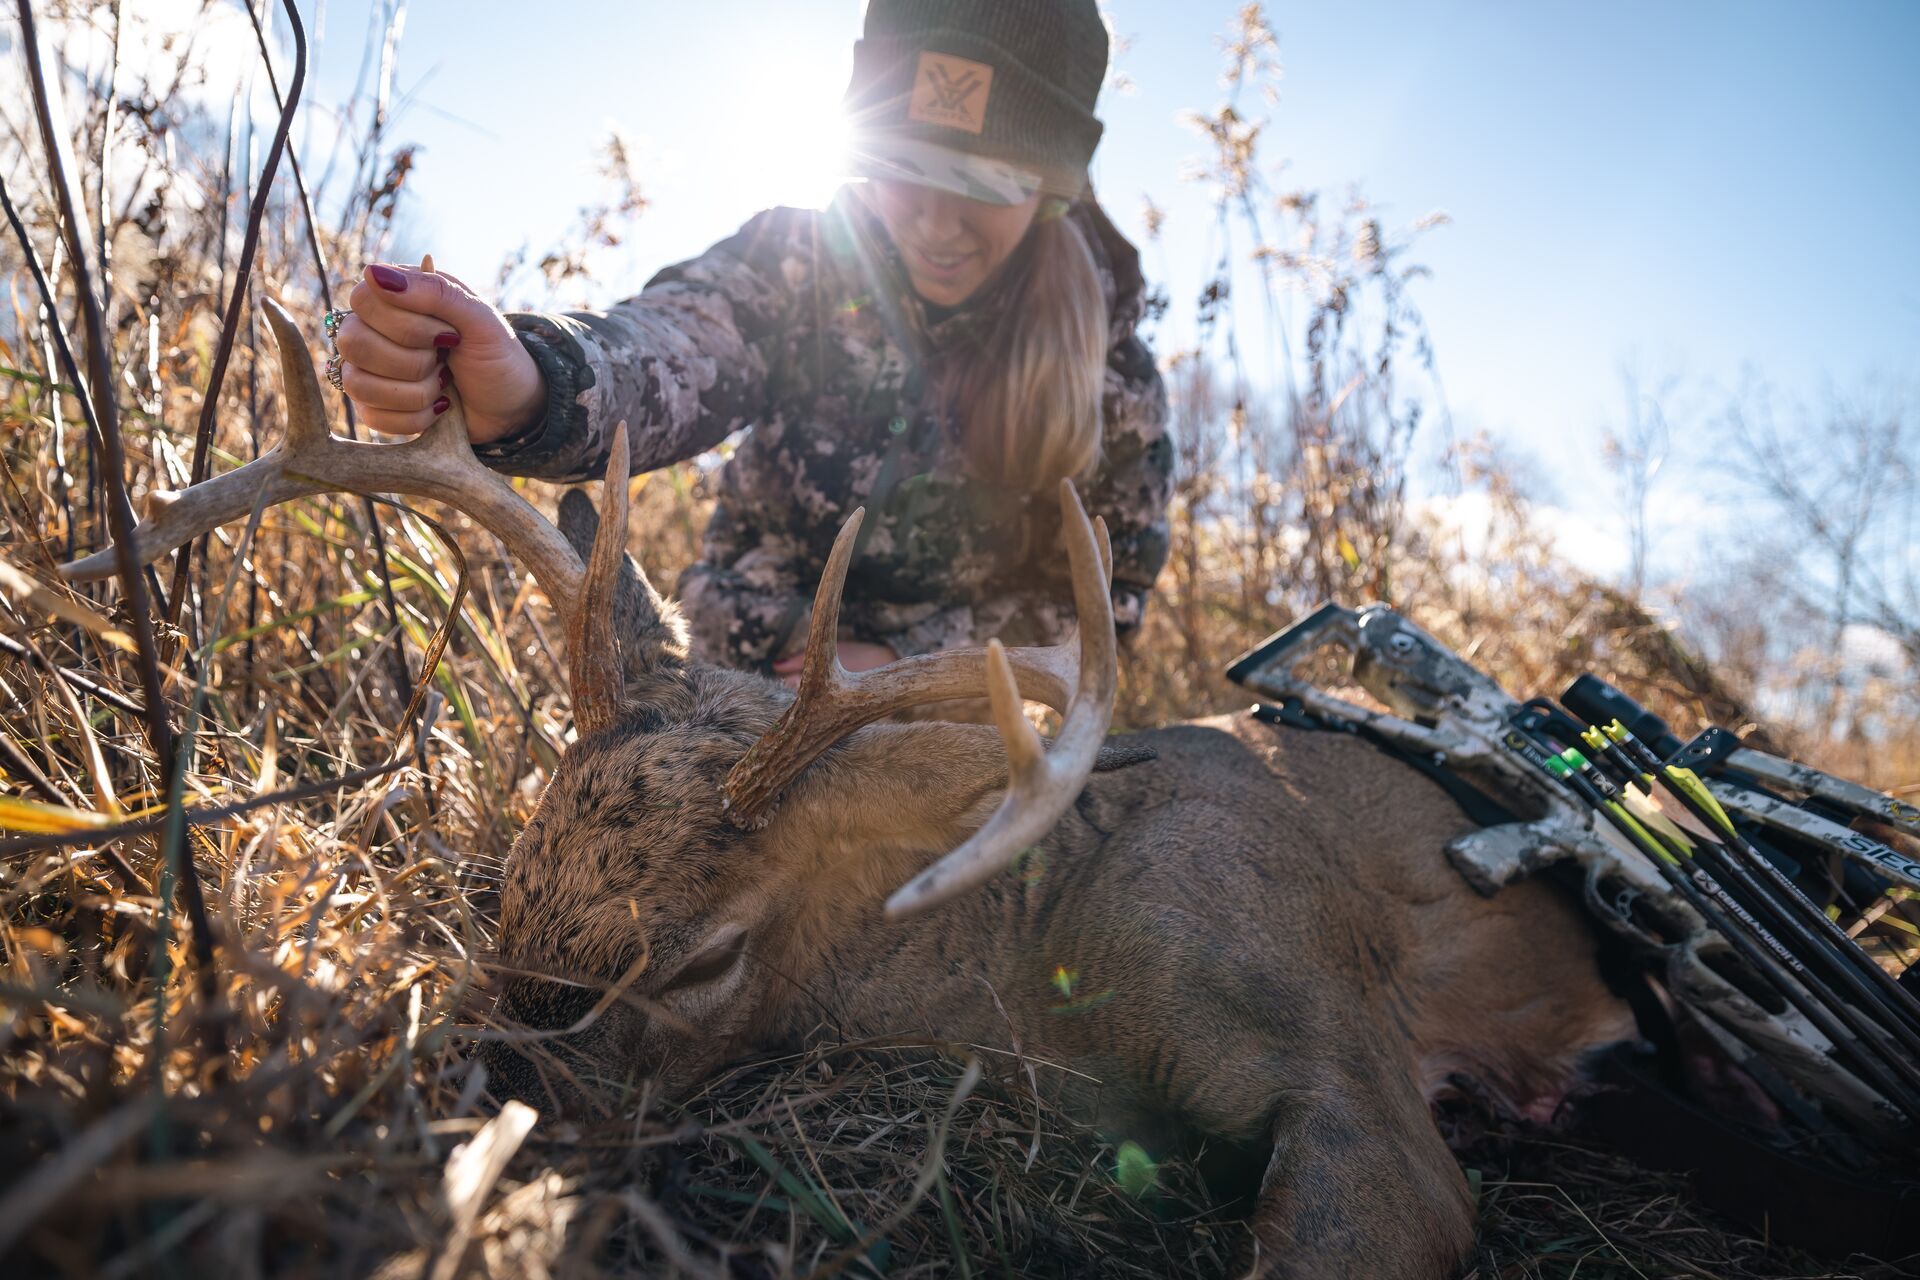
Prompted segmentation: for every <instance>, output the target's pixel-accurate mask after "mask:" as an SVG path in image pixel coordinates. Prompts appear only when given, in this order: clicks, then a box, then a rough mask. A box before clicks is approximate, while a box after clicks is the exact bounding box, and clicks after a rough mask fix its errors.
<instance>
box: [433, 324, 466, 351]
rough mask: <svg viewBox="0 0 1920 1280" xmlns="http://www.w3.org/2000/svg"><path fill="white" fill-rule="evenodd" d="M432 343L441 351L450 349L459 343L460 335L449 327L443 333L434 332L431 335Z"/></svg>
mask: <svg viewBox="0 0 1920 1280" xmlns="http://www.w3.org/2000/svg"><path fill="white" fill-rule="evenodd" d="M433 345H434V346H436V347H439V348H440V349H441V350H442V351H451V350H452V349H453V348H455V347H457V346H459V345H460V335H459V334H457V333H455V332H454V331H453V330H451V329H449V330H447V331H446V332H445V333H436V334H434V335H433Z"/></svg>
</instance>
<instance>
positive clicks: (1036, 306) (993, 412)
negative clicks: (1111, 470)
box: [941, 201, 1107, 493]
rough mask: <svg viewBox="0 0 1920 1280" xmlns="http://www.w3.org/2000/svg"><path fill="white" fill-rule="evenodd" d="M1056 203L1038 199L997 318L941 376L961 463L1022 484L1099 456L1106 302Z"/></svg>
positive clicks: (1044, 484)
mask: <svg viewBox="0 0 1920 1280" xmlns="http://www.w3.org/2000/svg"><path fill="white" fill-rule="evenodd" d="M1063 214H1064V204H1063V203H1060V202H1055V201H1048V202H1047V203H1046V204H1044V205H1042V206H1041V212H1040V214H1039V216H1038V217H1037V218H1036V219H1035V221H1034V225H1033V227H1032V229H1031V230H1030V231H1029V232H1028V233H1027V239H1028V243H1027V244H1026V245H1024V246H1023V253H1022V257H1023V258H1024V261H1023V262H1020V263H1016V264H1010V265H1014V266H1015V267H1016V270H1017V272H1018V274H1017V275H1016V276H1015V277H1014V278H1013V279H1011V280H1009V281H1008V288H1009V296H1008V297H1007V298H1006V299H1005V300H1004V305H1003V306H1001V307H999V308H998V311H999V315H1000V320H999V323H998V324H996V325H995V326H994V328H993V330H992V332H990V333H988V334H987V335H986V336H985V337H984V338H983V340H982V341H981V342H980V344H979V346H977V347H975V348H973V349H971V350H968V351H965V352H962V353H957V354H958V355H959V358H958V359H957V360H955V361H954V363H953V364H952V365H951V366H950V367H949V369H948V370H947V373H946V375H945V376H944V377H943V378H942V379H941V382H942V386H941V398H942V400H943V401H944V405H945V408H946V409H947V410H948V412H950V413H951V414H952V415H953V417H954V419H955V420H956V421H957V422H958V423H959V426H960V447H961V452H962V454H963V455H964V456H965V457H966V460H967V467H968V469H969V470H970V471H971V472H972V474H973V475H974V476H975V477H977V478H979V479H982V480H987V481H990V482H992V483H995V484H1001V485H1006V486H1008V487H1010V488H1016V489H1025V490H1028V491H1030V492H1036V493H1045V492H1048V491H1050V490H1051V489H1052V488H1053V486H1055V485H1057V484H1058V483H1059V482H1060V481H1061V480H1062V479H1064V478H1066V477H1068V476H1084V475H1086V474H1087V473H1088V472H1090V471H1092V470H1093V468H1094V466H1095V464H1096V463H1098V462H1099V460H1100V427H1101V395H1102V392H1103V390H1104V388H1105V384H1106V368H1107V300H1106V293H1105V291H1104V290H1103V289H1102V288H1101V285H1100V271H1099V268H1098V267H1097V266H1096V265H1095V264H1094V260H1093V251H1092V250H1091V249H1089V248H1088V247H1087V241H1086V237H1085V236H1084V235H1083V234H1082V233H1081V231H1080V228H1079V227H1078V226H1076V225H1075V224H1074V222H1073V221H1072V220H1071V219H1070V218H1067V217H1065V216H1063Z"/></svg>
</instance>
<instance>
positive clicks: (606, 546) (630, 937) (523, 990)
mask: <svg viewBox="0 0 1920 1280" xmlns="http://www.w3.org/2000/svg"><path fill="white" fill-rule="evenodd" d="M266 311H267V316H268V320H269V324H270V327H271V328H272V330H273V333H274V336H275V339H276V341H277V343H278V345H279V348H280V361H281V373H282V378H283V380H284V382H285V385H286V403H287V415H288V424H287V435H286V438H285V440H284V441H283V442H282V443H281V444H280V445H279V446H277V447H276V448H274V449H272V450H270V451H269V452H268V453H266V454H264V455H263V456H262V457H260V458H259V459H257V460H255V461H254V462H251V463H249V464H247V465H246V466H243V467H241V468H239V469H237V470H235V471H232V472H228V473H226V474H225V475H222V476H219V477H216V478H214V479H212V480H209V481H207V482H205V483H203V484H200V485H196V486H193V487H192V488H190V489H188V490H186V491H183V492H180V493H167V494H161V495H158V496H157V498H156V500H155V503H154V506H153V508H152V509H151V510H150V513H149V519H148V520H146V521H144V522H143V523H142V524H141V525H140V526H139V528H137V529H136V530H135V531H134V538H135V543H136V551H137V554H138V555H139V556H140V558H141V559H142V560H143V561H151V560H153V559H156V558H158V557H159V556H161V555H163V554H165V553H166V552H167V551H169V550H171V549H173V548H175V547H178V546H180V545H182V544H184V543H186V542H188V541H190V540H191V539H193V538H196V537H199V536H201V535H203V534H205V533H207V532H209V531H211V530H212V529H213V528H215V527H217V526H219V525H221V524H224V523H228V522H230V521H233V520H237V519H241V518H243V517H245V516H246V515H247V514H248V513H249V512H250V511H251V510H252V509H254V508H255V506H256V505H260V506H264V505H269V504H272V503H278V502H284V501H287V500H289V499H292V498H297V497H303V496H310V495H314V494H319V493H324V492H329V491H351V492H356V493H364V494H385V493H399V494H406V495H409V496H414V497H423V498H431V499H435V500H437V501H440V502H443V503H446V504H447V505H449V506H451V507H453V508H455V509H458V510H461V511H464V512H466V513H467V514H468V515H470V516H472V517H473V518H474V519H475V520H476V521H477V522H478V523H480V524H481V525H482V526H483V527H485V528H487V529H489V530H491V531H492V532H493V533H494V534H496V535H497V536H498V537H499V538H500V539H501V541H502V542H503V543H504V544H505V545H506V547H507V549H508V551H509V553H510V554H511V555H513V556H514V557H515V558H516V559H517V560H518V561H520V562H521V563H522V564H523V565H524V566H525V567H526V568H528V569H529V570H530V571H531V572H532V573H533V574H534V576H535V577H536V578H537V579H538V580H539V581H540V583H541V584H542V586H543V587H544V588H545V590H546V593H547V596H548V598H549V599H550V600H551V601H552V602H553V605H554V608H555V609H556V611H557V612H558V613H559V614H560V616H561V618H562V620H563V622H564V624H565V627H564V629H565V634H566V636H567V645H568V666H569V679H570V682H571V693H572V701H573V711H574V719H575V723H576V728H577V731H578V733H577V738H576V740H575V742H574V744H573V745H572V746H571V747H570V748H569V749H568V750H567V752H566V754H565V755H564V757H563V758H562V760H561V762H560V765H559V768H558V770H557V771H556V773H555V775H554V777H553V778H552V780H551V782H550V783H549V785H548V788H547V790H546V792H545V794H544V795H543V796H542V798H541V800H540V803H539V805H538V807H537V809H536V811H535V814H534V816H533V817H532V819H531V820H530V821H529V822H528V824H527V826H526V828H525V829H524V830H523V831H522V832H521V834H520V837H519V839H518V840H517V841H516V842H515V845H514V849H513V853H512V856H511V858H510V865H509V871H508V878H507V882H506V885H505V887H504V889H503V892H502V897H501V910H500V930H501V932H500V939H499V967H500V968H501V970H502V971H503V973H504V975H505V978H506V984H505V987H504V990H503V995H502V999H501V1004H500V1013H501V1015H502V1016H501V1018H500V1019H499V1021H500V1022H501V1024H502V1025H503V1026H505V1027H506V1028H508V1030H507V1031H506V1032H505V1033H504V1034H505V1035H506V1036H507V1037H509V1042H510V1043H508V1044H506V1045H501V1044H496V1045H494V1046H492V1052H490V1054H489V1061H490V1064H491V1065H492V1067H493V1068H494V1069H495V1071H496V1073H497V1075H499V1076H504V1077H505V1080H504V1082H503V1083H504V1084H505V1086H506V1091H510V1092H514V1093H519V1094H522V1095H526V1096H531V1097H534V1098H535V1099H536V1100H537V1099H538V1098H540V1097H542V1096H557V1097H561V1098H564V1099H575V1098H579V1097H584V1096H591V1095H593V1094H595V1093H598V1092H603V1091H604V1089H605V1086H606V1085H607V1084H609V1083H617V1082H619V1081H621V1080H623V1079H625V1078H631V1077H638V1076H640V1075H643V1074H644V1075H651V1076H654V1077H656V1078H658V1079H660V1080H662V1081H663V1083H665V1084H666V1085H667V1087H669V1088H670V1089H671V1088H678V1087H682V1086H684V1085H685V1084H687V1083H690V1082H692V1081H694V1080H696V1079H698V1078H699V1077H700V1075H701V1074H702V1073H704V1072H705V1071H707V1070H709V1069H710V1068H711V1067H712V1066H714V1065H717V1063H718V1062H720V1061H722V1060H724V1059H725V1058H726V1057H728V1056H729V1055H730V1054H731V1053H732V1052H733V1051H734V1050H735V1049H737V1048H738V1047H739V1046H740V1045H741V1044H742V1042H743V1039H744V1038H748V1037H751V1036H752V1035H754V1034H755V1033H756V1032H757V1031H759V1030H761V1029H764V1028H765V1027H766V1026H768V1025H770V1024H772V1023H775V1022H778V1021H779V1020H780V1019H781V1018H782V1017H784V1016H785V1015H786V1012H787V1010H789V1008H790V1007H791V1005H792V1004H793V1003H794V1002H795V1001H804V1000H805V999H806V997H805V996H804V994H802V993H803V992H804V990H805V988H806V986H807V975H808V974H809V973H812V972H817V970H818V966H819V965H820V964H822V963H823V962H824V956H825V953H826V952H827V951H828V950H830V948H831V939H832V937H833V936H834V934H835V932H836V931H837V930H842V929H844V928H845V927H847V924H848V922H849V921H852V920H855V919H858V918H860V917H861V915H862V913H867V914H868V915H870V916H871V918H872V921H873V922H874V923H876V924H877V923H878V922H879V921H880V919H881V917H882V914H883V913H884V916H885V917H887V918H890V919H893V920H898V919H900V918H902V917H905V916H908V915H911V914H913V913H916V912H921V911H924V910H927V909H928V908H931V907H933V906H935V905H936V904H938V903H940V902H943V901H945V900H947V899H949V898H951V897H953V896H954V895H956V894H960V893H963V892H965V891H966V890H968V889H970V888H972V887H974V886H976V885H978V884H980V883H981V882H983V881H985V880H986V879H988V878H989V877H991V876H992V875H993V874H995V873H996V872H997V871H999V870H1001V869H1003V868H1005V867H1006V866H1007V865H1008V864H1010V863H1011V862H1012V861H1013V860H1014V859H1015V858H1017V857H1018V856H1019V855H1020V854H1021V853H1022V852H1023V851H1024V850H1026V849H1027V848H1029V847H1030V846H1032V845H1033V844H1034V843H1035V842H1036V841H1037V840H1039V839H1040V838H1041V837H1042V836H1044V835H1045V834H1046V833H1047V832H1048V831H1049V830H1050V829H1051V828H1052V827H1053V826H1054V824H1055V823H1056V822H1057V821H1058V820H1059V818H1060V816H1061V814H1062V813H1063V812H1064V811H1065V810H1066V808H1067V807H1068V806H1069V805H1070V804H1071V803H1072V802H1073V800H1074V798H1075V797H1076V796H1077V795H1078V794H1079V792H1080V790H1081V789H1082V787H1083V786H1084V785H1085V782H1086V779H1087V776H1088V774H1089V773H1090V772H1091V770H1092V769H1093V767H1094V765H1095V762H1096V759H1097V757H1098V755H1099V752H1100V749H1101V744H1102V741H1103V739H1104V738H1105V736H1106V731H1107V725H1108V722H1109V719H1110V717H1111V712H1112V705H1113V696H1114V685H1115V678H1116V665H1115V662H1116V660H1115V644H1114V631H1113V616H1112V605H1111V599H1110V596H1109V582H1108V578H1109V575H1110V573H1111V550H1110V548H1109V546H1108V544H1107V538H1106V531H1105V527H1104V525H1103V524H1101V523H1100V522H1099V521H1092V522H1089V521H1088V519H1087V517H1086V514H1085V512H1084V511H1083V510H1082V508H1081V506H1080V502H1079V499H1078V496H1077V495H1076V494H1075V492H1074V490H1073V488H1072V486H1071V484H1069V483H1064V482H1063V483H1062V485H1061V489H1060V500H1061V508H1062V514H1063V521H1062V524H1063V535H1064V538H1065V541H1066V543H1067V552H1068V556H1069V559H1070V561H1071V565H1072V579H1073V594H1074V602H1075V605H1076V608H1077V610H1078V616H1079V620H1080V621H1079V627H1078V629H1077V634H1076V635H1075V636H1073V637H1070V638H1069V639H1068V640H1067V641H1066V642H1064V643H1062V644H1060V645H1057V646H1053V647H1048V648H1032V649H1026V648H1016V649H1006V648H1003V647H1001V646H1000V645H999V644H998V643H997V642H992V643H989V645H988V646H987V647H986V648H985V649H984V650H983V649H966V650H952V651H947V652H943V653H938V654H928V655H921V656H917V657H912V658H907V659H903V660H901V661H899V662H896V663H893V664H891V665H889V666H887V667H884V668H881V669H879V670H875V671H869V672H864V673H861V674H859V675H854V674H851V673H849V672H847V671H846V670H844V669H843V668H842V667H841V666H840V663H839V661H838V658H837V655H836V644H835V641H836V630H837V627H838V616H839V606H840V596H841V590H842V587H843V585H844V582H845V578H846V573H847V569H848V565H849V562H850V561H851V559H852V554H853V546H854V540H855V536H856V534H857V532H858V529H859V524H860V519H861V512H859V511H855V512H854V513H853V514H852V515H851V516H850V517H849V518H848V520H847V522H846V524H845V526H844V527H843V528H842V530H841V532H840V535H839V538H838V539H837V540H836V542H835V544H834V548H833V552H832V555H831V557H830V559H829V562H828V565H827V569H826V571H825V573H824V574H823V575H822V578H821V582H820V586H819V590H818V593H817V595H816V598H815V602H814V608H813V614H812V619H811V622H810V626H809V633H808V642H807V661H806V664H805V667H804V670H803V673H802V675H801V678H800V682H799V688H798V691H797V693H794V692H790V691H789V690H788V689H787V688H786V687H785V686H784V685H782V684H780V683H778V682H776V681H773V680H769V679H766V678H763V677H760V676H755V675H751V674H747V673H743V672H738V671H731V670H727V669H723V668H719V667H714V666H710V665H707V664H704V663H699V662H694V661H690V660H689V658H688V655H687V645H686V633H685V628H684V626H683V624H682V623H681V621H680V619H679V616H678V614H677V611H676V610H675V609H674V608H673V606H672V605H671V604H670V603H668V602H666V601H664V600H662V599H661V597H660V596H659V594H658V593H657V592H655V591H654V590H653V588H652V587H651V586H650V585H649V584H648V582H647V579H646V577H645V575H644V573H642V572H641V570H640V568H639V566H638V565H637V564H636V563H635V562H634V561H633V560H632V559H631V558H630V557H628V556H627V555H626V554H625V550H624V548H625V542H626V493H627V487H626V483H625V477H626V470H627V458H628V454H627V446H626V432H625V427H624V424H623V425H622V427H621V428H620V429H619V431H618V432H616V438H615V441H614V446H613V453H612V458H611V460H610V462H609V464H608V468H607V475H606V486H605V489H606V492H605V507H606V519H605V520H604V521H601V520H599V519H598V518H597V517H596V516H595V514H594V511H593V508H592V506H591V504H590V503H588V501H587V500H586V498H585V497H584V496H583V495H582V494H580V493H579V492H578V491H575V492H572V493H569V494H568V495H567V497H566V500H565V501H563V502H562V504H561V508H560V524H559V527H558V528H556V527H555V526H554V525H553V524H551V523H549V522H548V521H547V520H546V519H545V517H543V516H542V515H540V513H539V512H538V511H536V510H535V509H534V508H533V507H532V506H531V505H530V504H529V503H528V502H527V501H526V500H525V499H524V498H522V497H521V496H520V495H519V494H517V493H516V492H514V490H513V488H512V487H511V486H510V485H509V484H507V483H506V481H504V480H503V479H502V478H501V477H499V476H497V475H495V474H494V473H492V472H490V471H488V470H487V469H486V468H485V467H484V466H482V465H481V463H480V462H479V460H478V459H477V458H475V457H474V455H473V452H472V449H471V447H470V446H469V445H468V443H467V431H466V422H465V418H464V415H463V414H462V412H461V409H460V407H459V402H458V399H457V398H455V400H454V403H453V406H452V407H451V408H450V409H449V410H448V411H447V412H446V413H445V414H443V415H442V416H441V418H440V419H439V421H437V422H436V423H435V424H434V426H433V427H432V428H430V429H429V430H428V431H427V432H426V433H424V434H423V435H421V436H420V437H418V438H417V439H415V440H413V441H409V442H407V443H405V444H397V445H393V444H370V443H362V442H357V441H351V440H343V439H340V438H338V437H335V436H332V435H331V434H329V432H328V431H327V427H326V414H325V408H324V404H323V401H322V399H321V393H320V386H319V380H318V378H317V377H316V376H315V374H314V369H313V362H312V358H311V356H310V355H309V354H308V352H307V348H306V344H305V341H304V339H303V338H302V336H301V334H300V332H299V330H298V328H297V327H296V326H295V324H294V322H293V320H292V318H291V317H290V316H289V315H288V314H287V313H286V312H285V311H284V310H282V309H281V308H280V307H279V306H278V305H276V304H274V303H272V302H268V303H267V304H266ZM111 560H112V553H111V551H110V550H109V551H104V552H101V553H99V554H97V555H94V556H91V557H88V558H87V559H85V560H81V561H77V562H75V563H74V564H72V565H68V566H65V567H64V569H63V572H65V573H66V575H67V576H68V577H69V578H73V579H84V578H93V577H99V576H103V575H104V574H105V573H107V572H110V571H111ZM983 689H984V690H985V691H986V692H987V694H988V696H989V698H990V700H991V703H992V707H993V716H994V722H995V723H994V725H993V726H991V727H989V726H980V725H959V724H947V723H935V722H922V723H917V724H894V723H883V722H884V721H886V720H887V718H888V717H890V716H892V715H893V714H895V713H896V712H899V711H902V710H905V709H907V708H909V707H913V706H916V705H920V704H923V703H928V702H937V701H947V700H951V699H956V698H974V697H978V696H979V695H980V693H981V691H982V690H983ZM1023 698H1025V699H1032V700H1034V701H1038V702H1043V703H1046V704H1047V705H1049V706H1052V707H1054V708H1055V709H1057V710H1059V711H1060V712H1061V713H1062V714H1063V716H1064V721H1063V727H1062V729H1061V732H1060V734H1059V735H1058V737H1057V739H1056V740H1055V743H1054V745H1053V748H1052V750H1047V749H1046V748H1045V746H1044V744H1043V743H1042V741H1041V739H1040V738H1039V736H1038V735H1037V734H1036V733H1035V731H1034V730H1033V728H1032V727H1031V726H1030V725H1029V724H1028V723H1027V721H1026V720H1025V718H1024V717H1023V715H1022V713H1021V703H1022V699H1023ZM942 855H944V856H942ZM903 881H904V882H905V883H904V884H903V883H902V882H903ZM519 1024H526V1025H529V1026H531V1027H532V1028H534V1029H535V1031H533V1032H531V1033H524V1034H520V1033H516V1032H514V1031H513V1030H512V1028H513V1027H514V1026H516V1025H519ZM596 1086H597V1087H596Z"/></svg>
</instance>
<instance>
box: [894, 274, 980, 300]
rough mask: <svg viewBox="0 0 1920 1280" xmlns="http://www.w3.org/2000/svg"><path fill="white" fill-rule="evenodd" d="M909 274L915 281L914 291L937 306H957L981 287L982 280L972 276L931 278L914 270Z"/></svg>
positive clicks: (913, 281)
mask: <svg viewBox="0 0 1920 1280" xmlns="http://www.w3.org/2000/svg"><path fill="white" fill-rule="evenodd" d="M908 275H909V276H910V278H911V280H912V283H913V291H914V292H915V293H917V294H919V295H920V300H921V301H922V302H929V303H932V304H933V305H934V306H936V307H957V306H959V305H960V304H961V303H963V302H965V301H966V300H967V299H968V298H971V297H972V296H973V295H974V292H975V291H976V290H977V289H979V287H980V282H979V281H978V280H975V279H972V278H971V277H969V278H966V279H963V280H929V279H927V278H926V277H925V276H921V275H915V274H913V273H912V272H909V273H908Z"/></svg>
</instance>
